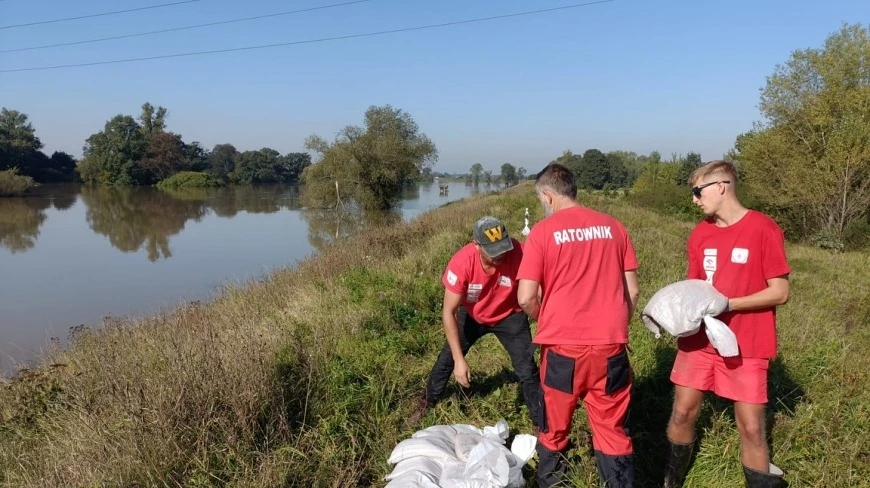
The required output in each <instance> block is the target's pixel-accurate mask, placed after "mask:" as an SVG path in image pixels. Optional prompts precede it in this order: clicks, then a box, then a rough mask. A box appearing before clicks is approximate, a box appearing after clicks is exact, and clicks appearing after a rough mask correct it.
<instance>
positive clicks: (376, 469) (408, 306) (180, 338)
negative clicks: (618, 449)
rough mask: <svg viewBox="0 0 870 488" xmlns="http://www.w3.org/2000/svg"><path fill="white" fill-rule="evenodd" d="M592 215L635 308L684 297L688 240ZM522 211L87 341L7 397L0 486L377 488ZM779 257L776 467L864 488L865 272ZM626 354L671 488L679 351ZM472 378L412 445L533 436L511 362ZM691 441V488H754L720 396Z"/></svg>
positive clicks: (648, 459)
mask: <svg viewBox="0 0 870 488" xmlns="http://www.w3.org/2000/svg"><path fill="white" fill-rule="evenodd" d="M581 200H583V202H584V203H585V204H588V205H590V206H592V207H595V208H598V209H601V210H604V211H607V212H609V213H611V214H613V215H615V216H616V217H617V218H619V219H620V220H622V221H623V222H624V223H625V224H626V226H627V227H628V229H629V232H630V233H631V237H632V239H633V241H634V243H635V247H636V248H637V251H638V255H639V259H640V262H641V269H640V279H641V290H642V291H641V305H643V304H644V303H645V302H646V300H648V299H649V298H650V296H652V294H653V293H654V292H655V291H656V290H658V289H659V288H660V287H662V286H664V285H666V284H668V283H670V282H673V281H676V280H679V279H682V277H683V275H684V270H685V257H684V248H685V239H686V236H687V235H688V232H689V231H690V229H691V227H692V223H691V222H688V221H686V219H685V218H683V217H680V218H671V217H668V216H663V215H661V214H657V213H654V212H652V211H649V210H646V209H643V208H639V207H636V206H634V205H632V204H630V203H628V202H626V201H624V200H623V199H621V198H607V197H605V196H601V195H584V196H582V197H581ZM525 207H529V209H530V211H531V212H532V220H534V221H537V220H538V219H540V218H541V213H540V209H539V208H538V205H537V202H536V200H535V198H534V194H533V192H532V191H531V187H530V185H528V184H524V185H520V186H519V187H517V188H513V189H510V190H508V191H506V192H504V193H502V194H498V195H486V196H481V197H476V198H472V199H469V200H467V201H464V202H461V203H459V204H454V205H449V206H445V207H443V208H440V209H438V210H435V211H432V212H429V213H427V214H425V215H423V216H422V217H421V218H420V219H417V220H415V221H413V222H410V223H403V224H397V225H394V226H391V227H388V228H385V229H379V230H377V231H372V232H367V233H364V234H362V235H361V236H360V237H359V238H356V239H354V240H352V241H349V242H345V243H340V244H337V245H335V246H331V247H329V248H327V249H326V250H325V251H324V252H323V253H322V254H321V255H319V256H317V257H314V258H311V259H309V260H306V261H304V262H303V263H301V264H300V265H299V266H298V267H297V268H296V269H293V270H285V271H279V272H276V273H274V274H273V275H272V276H270V277H269V278H268V279H266V280H262V281H260V282H256V283H249V284H245V285H244V286H231V287H227V289H226V290H225V291H224V292H223V293H222V294H221V296H220V297H219V298H217V299H216V300H215V301H213V302H211V303H205V304H200V303H196V304H191V305H190V306H187V307H183V308H181V309H179V310H177V311H172V312H167V313H164V314H161V315H159V316H155V317H151V318H148V319H144V320H140V321H136V322H134V321H127V320H112V321H109V322H108V323H107V324H105V325H104V326H103V327H101V328H100V329H98V330H88V329H86V330H81V331H78V332H77V333H76V334H75V336H74V337H73V338H72V343H71V346H70V347H69V348H68V349H66V350H54V351H49V352H48V353H47V355H46V357H45V359H44V361H43V364H42V366H40V367H39V368H37V369H35V370H33V371H30V372H26V373H22V374H19V375H18V376H17V377H16V378H15V379H12V380H10V381H6V382H5V384H3V385H2V386H0V484H4V485H6V486H25V487H28V486H107V485H111V486H134V485H138V486H214V487H217V486H252V487H253V486H306V487H307V486H382V485H383V484H384V483H383V482H382V481H381V480H382V478H383V476H384V475H385V474H387V473H388V472H389V471H390V466H389V465H388V464H387V463H386V459H387V457H388V455H389V453H390V451H391V450H392V448H393V446H395V445H396V443H397V442H398V441H400V440H402V439H404V438H406V437H407V436H409V435H410V434H411V433H412V429H409V428H407V427H406V426H405V424H404V421H405V419H406V418H407V416H408V415H409V414H410V412H411V411H412V409H413V407H414V404H415V399H416V398H417V396H418V395H419V394H420V392H421V391H422V388H423V385H424V383H425V380H426V375H427V374H428V372H429V369H430V368H431V366H432V363H433V361H434V359H435V357H436V355H437V354H438V352H439V351H440V349H441V347H442V345H443V333H442V332H441V324H440V300H441V295H442V293H443V291H442V288H441V285H440V281H439V278H440V273H441V271H442V269H443V267H444V265H445V264H446V262H447V260H448V259H449V257H450V256H451V255H452V253H453V252H454V251H455V250H456V249H458V248H459V247H460V246H461V245H463V244H464V243H466V242H467V241H468V239H469V238H470V231H469V229H470V228H471V224H472V223H473V222H474V221H475V220H476V219H477V218H478V217H480V216H481V215H484V214H494V215H497V216H500V217H502V218H503V219H505V221H506V223H507V225H508V228H509V229H511V230H514V231H515V232H516V233H517V234H518V230H519V229H521V228H522V225H523V223H522V218H523V209H524V208H525ZM788 252H789V257H790V260H791V263H792V265H793V268H794V273H793V298H792V300H791V301H790V302H789V303H788V304H787V305H786V306H784V307H782V308H781V309H780V311H779V338H780V351H781V353H780V357H779V358H778V359H777V360H776V361H774V363H773V365H772V368H771V394H770V398H771V404H770V408H769V420H770V425H771V427H772V429H771V435H770V437H771V438H770V442H771V447H772V453H773V461H774V462H775V463H776V464H777V465H779V466H781V467H782V468H784V469H785V470H786V474H787V479H788V480H789V481H790V482H791V486H793V487H799V486H831V487H834V486H836V487H840V486H870V481H867V480H868V479H870V454H868V453H870V436H868V432H870V355H868V354H867V353H866V352H865V350H866V349H867V348H868V346H870V331H868V327H867V326H868V322H870V300H868V296H870V280H867V278H866V275H865V270H866V269H868V266H870V256H868V255H867V254H862V253H839V254H829V253H826V252H823V251H820V250H817V249H813V248H810V247H806V246H801V245H789V247H788ZM631 341H632V342H631V347H632V353H631V359H632V363H633V366H634V369H635V386H634V398H633V401H634V404H633V407H632V413H631V418H630V424H631V425H630V426H631V429H632V436H633V438H634V440H635V443H636V450H637V453H638V473H637V474H638V479H639V481H640V483H639V485H640V486H650V487H652V486H658V483H659V482H660V480H661V478H662V476H663V464H664V446H665V434H664V431H665V425H666V422H667V418H668V416H669V414H670V404H671V400H672V390H671V385H670V382H669V381H668V374H669V371H670V367H671V363H672V361H673V358H674V354H675V343H674V341H673V340H671V339H660V340H655V339H654V338H653V336H652V335H651V334H650V333H649V332H647V331H646V329H644V328H643V327H642V325H641V324H640V322H639V321H638V320H637V319H635V320H633V322H632V325H631ZM469 364H470V366H471V369H472V373H473V387H472V388H471V390H470V391H468V392H463V391H462V390H461V389H459V388H458V387H457V386H456V385H455V384H453V383H451V385H450V387H449V388H448V391H447V396H446V398H445V399H444V401H443V402H441V403H439V404H438V406H436V407H435V408H434V409H432V410H431V411H430V413H429V414H427V416H426V417H425V418H424V419H423V425H421V426H420V427H421V428H422V427H425V426H427V425H431V424H437V423H447V424H452V423H472V424H477V425H491V424H493V423H495V422H496V421H497V420H498V419H499V418H502V417H504V418H505V419H507V421H508V422H509V424H510V425H511V428H512V430H513V432H526V433H528V432H531V431H532V426H531V424H530V422H529V420H528V416H527V412H526V411H525V406H524V405H523V401H522V395H521V392H520V390H519V387H518V384H517V383H516V379H515V378H514V376H513V374H512V372H511V369H510V361H509V359H508V357H507V355H506V354H505V353H504V351H503V350H502V349H501V346H500V345H499V344H498V342H497V341H496V340H494V339H493V338H491V337H487V338H485V339H484V340H482V341H481V342H480V343H478V344H477V345H475V347H474V349H472V352H471V354H470V355H469ZM575 427H576V428H575V432H574V434H573V438H574V448H573V449H572V451H571V453H570V456H571V464H572V468H573V469H572V475H571V476H572V481H573V482H574V485H575V486H595V483H596V482H597V474H596V470H595V465H594V460H593V458H592V457H591V451H590V445H589V431H588V427H587V425H586V422H585V414H584V413H583V410H582V408H581V409H578V413H577V418H576V419H575ZM698 427H699V435H700V436H701V443H700V449H699V452H698V455H697V458H696V460H695V462H694V465H693V466H692V469H691V471H690V473H689V476H688V480H687V484H686V486H690V487H723V488H724V487H733V486H742V473H741V471H740V462H739V454H738V447H739V442H738V437H737V430H736V428H735V426H734V420H733V409H732V408H731V407H730V406H729V404H728V403H727V402H722V401H716V400H714V399H713V398H708V400H706V401H705V403H704V407H703V411H702V415H701V420H700V421H699V426H698ZM532 464H534V461H533V462H532ZM532 476H533V466H531V467H530V468H529V470H528V471H527V477H529V478H531V477H532ZM530 486H534V483H533V482H530Z"/></svg>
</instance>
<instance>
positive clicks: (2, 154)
mask: <svg viewBox="0 0 870 488" xmlns="http://www.w3.org/2000/svg"><path fill="white" fill-rule="evenodd" d="M40 149H42V141H40V140H39V138H38V137H37V136H36V129H34V128H33V124H32V123H30V122H29V121H28V117H27V114H24V113H21V112H19V111H17V110H9V109H7V108H6V107H3V108H2V109H0V171H3V170H7V169H10V168H14V167H17V168H19V169H21V170H22V172H23V173H24V174H26V175H28V176H30V175H29V172H28V169H29V168H30V166H31V160H32V158H33V157H34V153H36V152H38V151H39V150H40Z"/></svg>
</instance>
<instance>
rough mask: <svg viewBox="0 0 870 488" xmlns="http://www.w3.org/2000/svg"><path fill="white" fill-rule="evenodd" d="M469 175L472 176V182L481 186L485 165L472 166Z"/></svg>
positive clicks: (476, 164)
mask: <svg viewBox="0 0 870 488" xmlns="http://www.w3.org/2000/svg"><path fill="white" fill-rule="evenodd" d="M468 173H469V174H470V175H471V182H472V183H473V184H475V185H478V184H480V175H482V174H483V165H482V164H480V163H474V164H472V165H471V169H469V170H468Z"/></svg>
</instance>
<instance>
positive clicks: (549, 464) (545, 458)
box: [535, 442, 568, 488]
mask: <svg viewBox="0 0 870 488" xmlns="http://www.w3.org/2000/svg"><path fill="white" fill-rule="evenodd" d="M535 450H537V451H538V486H539V487H541V488H549V487H551V486H556V485H557V484H558V483H559V482H560V481H562V480H563V479H564V477H565V473H567V472H568V465H567V464H565V456H564V453H562V452H559V451H551V450H549V449H547V448H546V447H544V446H543V445H541V443H540V442H539V443H538V445H537V446H535Z"/></svg>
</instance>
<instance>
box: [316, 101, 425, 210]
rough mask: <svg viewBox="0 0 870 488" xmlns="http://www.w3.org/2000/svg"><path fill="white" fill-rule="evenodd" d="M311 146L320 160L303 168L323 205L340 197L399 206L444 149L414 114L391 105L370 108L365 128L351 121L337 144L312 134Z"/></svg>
mask: <svg viewBox="0 0 870 488" xmlns="http://www.w3.org/2000/svg"><path fill="white" fill-rule="evenodd" d="M306 147H307V148H308V149H309V150H312V151H314V152H316V153H318V154H319V155H320V160H319V161H317V162H316V163H315V164H313V165H311V166H310V167H308V168H307V169H306V170H305V171H304V172H303V174H302V181H303V182H304V183H305V184H306V186H307V187H308V189H307V191H306V194H307V195H308V198H310V202H311V204H312V205H313V206H321V207H322V206H332V205H336V204H338V200H337V199H338V198H339V197H340V198H342V199H347V200H350V201H353V202H354V203H356V204H357V205H359V206H360V207H362V208H365V209H381V210H384V209H390V208H393V207H394V206H395V205H396V204H397V203H398V202H399V200H400V198H401V195H402V188H403V187H404V186H405V185H406V184H407V183H409V182H413V181H416V180H417V179H418V177H419V175H420V173H421V171H422V170H423V169H424V168H426V167H429V166H431V164H432V163H433V162H434V161H435V160H436V159H437V154H438V153H437V150H436V149H435V144H433V143H432V141H430V140H429V138H428V137H426V135H425V134H423V133H421V132H420V129H419V127H418V126H417V123H416V122H414V119H413V118H412V117H411V115H410V114H408V113H407V112H404V111H402V110H400V109H394V108H393V107H391V106H389V105H385V106H383V107H375V106H372V107H369V109H368V110H367V111H366V114H365V127H364V128H363V127H359V126H347V127H345V128H344V129H342V130H341V131H340V132H339V133H338V135H337V136H336V138H335V140H334V141H333V142H332V143H330V142H327V141H326V140H325V139H323V138H321V137H319V136H316V135H315V136H311V137H309V138H308V140H307V141H306ZM336 188H337V189H338V190H337V191H338V195H336Z"/></svg>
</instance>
